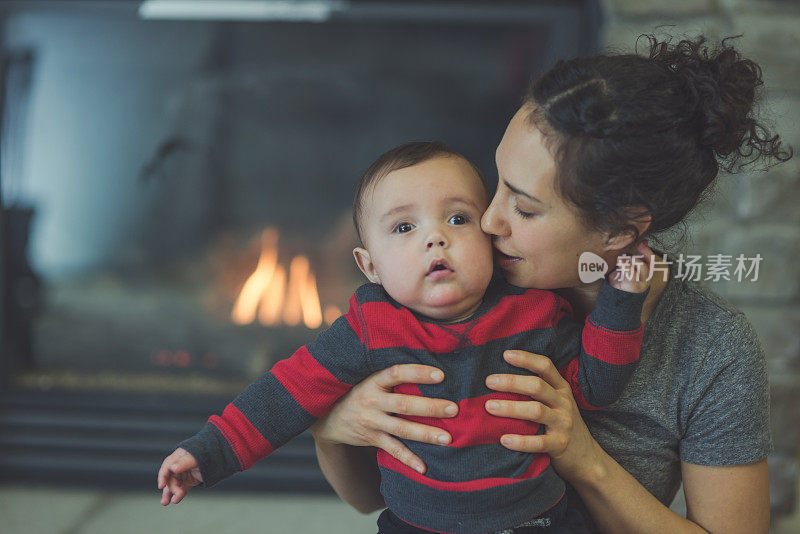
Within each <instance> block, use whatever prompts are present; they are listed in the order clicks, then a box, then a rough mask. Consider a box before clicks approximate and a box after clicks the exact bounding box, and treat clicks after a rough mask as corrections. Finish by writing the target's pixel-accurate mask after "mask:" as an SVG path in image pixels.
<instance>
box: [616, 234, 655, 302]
mask: <svg viewBox="0 0 800 534" xmlns="http://www.w3.org/2000/svg"><path fill="white" fill-rule="evenodd" d="M636 250H637V253H636V254H635V255H633V256H628V255H627V254H625V255H622V256H620V257H619V258H617V267H616V269H614V270H613V271H611V273H610V274H609V275H608V283H609V285H611V286H612V287H615V288H616V289H621V290H622V291H627V292H629V293H642V292H644V291H647V288H648V287H650V265H651V263H652V261H653V251H652V250H650V248H649V247H648V246H647V245H646V244H645V243H644V242H642V243H639V244H638V245H637V247H636Z"/></svg>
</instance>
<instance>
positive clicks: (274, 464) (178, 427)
mask: <svg viewBox="0 0 800 534" xmlns="http://www.w3.org/2000/svg"><path fill="white" fill-rule="evenodd" d="M798 28H800V5H798V4H797V3H796V2H791V1H788V0H787V1H780V0H675V1H673V2H670V3H666V2H663V1H661V2H656V1H650V0H641V1H636V0H608V1H605V2H598V1H590V0H562V1H559V2H554V1H553V2H548V1H516V2H512V1H498V2H488V1H483V2H478V1H446V0H440V1H436V2H404V1H377V0H365V1H336V0H319V1H305V0H302V1H301V0H298V1H278V0H275V1H268V0H265V1H256V0H253V1H248V0H246V1H205V2H200V1H197V2H195V1H188V0H187V1H180V0H178V1H168V0H163V1H162V0H151V1H146V2H138V1H136V2H135V1H125V0H119V1H93V2H78V1H75V2H71V1H60V2H46V1H30V0H29V1H25V2H0V55H1V57H0V60H1V68H2V70H1V71H0V103H1V104H2V105H1V106H0V213H1V214H2V217H0V351H1V352H0V520H2V521H3V524H4V526H3V527H2V531H3V532H26V533H29V532H30V533H39V532H41V533H49V532H53V533H67V532H69V533H85V532H86V533H88V532H109V531H112V530H113V531H115V532H127V531H131V532H133V531H134V529H135V530H136V531H142V530H145V531H152V532H162V531H163V532H167V531H169V532H176V531H177V532H183V531H189V530H191V531H193V532H212V531H213V532H216V531H219V530H224V531H243V530H245V529H253V528H258V529H261V530H263V531H267V532H282V531H284V530H289V529H290V528H291V529H292V531H294V532H312V531H324V532H373V531H375V530H376V529H375V526H374V525H375V514H372V515H369V516H362V515H359V514H358V513H357V512H355V511H353V510H352V509H350V508H349V507H348V506H347V505H345V504H343V503H341V502H340V501H339V500H338V499H337V498H336V497H335V495H333V494H332V490H331V489H330V487H329V486H328V485H327V483H326V482H325V481H324V479H323V477H322V475H321V473H320V472H319V470H318V467H317V464H316V459H315V456H314V448H313V442H312V440H311V439H310V437H309V436H308V434H304V435H302V436H300V437H298V438H296V439H295V440H294V441H292V442H291V443H290V444H289V445H287V446H286V447H284V448H282V449H280V450H279V451H278V452H276V453H275V454H274V455H273V456H271V457H270V458H268V459H267V460H265V461H262V462H260V463H259V464H258V465H256V466H255V467H254V468H253V469H251V470H250V471H248V472H246V473H243V474H240V475H238V476H236V477H233V478H231V479H229V480H227V481H225V482H223V483H221V484H220V485H219V486H218V487H217V488H215V490H214V494H213V495H212V494H211V493H210V492H204V491H202V490H201V491H196V492H194V493H193V494H192V495H191V497H190V499H188V500H187V501H185V502H184V503H181V505H180V506H178V507H173V506H171V507H169V508H167V509H161V508H160V507H159V506H158V503H157V501H158V492H156V490H155V472H156V470H157V467H158V465H159V464H160V461H161V459H162V458H163V457H164V456H165V455H166V454H168V453H169V452H171V451H172V450H173V448H174V446H175V443H177V441H179V440H180V439H182V438H184V437H186V436H188V435H190V434H192V433H194V432H195V431H196V430H197V429H198V428H199V427H200V426H201V425H202V423H203V422H204V421H205V419H206V417H207V416H208V414H209V413H212V412H219V411H220V410H221V408H222V407H223V406H224V405H225V403H227V402H228V401H229V400H230V399H231V398H232V397H233V396H234V395H235V394H236V393H237V392H238V391H240V390H241V389H242V388H243V387H244V386H245V385H247V384H248V383H249V382H250V381H251V380H252V379H253V378H255V377H256V376H258V375H260V374H261V373H262V372H263V371H264V369H266V368H268V367H270V366H271V365H272V363H274V362H275V361H277V360H278V359H281V358H283V357H286V356H288V355H290V354H291V353H292V352H293V351H294V350H295V349H296V348H297V347H298V346H299V345H302V344H303V343H306V342H307V341H309V340H310V339H311V338H313V336H315V335H316V333H317V332H318V331H319V330H320V329H322V328H325V327H326V326H327V324H330V323H331V322H332V321H333V320H335V318H336V317H338V315H339V314H341V310H342V309H344V308H345V306H346V304H347V299H348V298H349V296H350V294H351V293H352V291H353V290H354V289H355V287H357V286H358V285H359V284H360V283H361V278H360V275H359V273H358V271H357V269H356V268H355V266H354V265H353V261H352V259H351V254H350V251H351V249H352V247H353V245H354V243H355V234H354V232H353V230H352V222H351V215H350V212H351V203H352V195H353V192H354V186H355V184H356V182H357V180H358V178H359V177H360V175H361V173H362V172H363V170H364V169H365V168H366V167H367V165H369V163H370V162H371V161H372V160H373V159H374V158H375V157H376V156H377V155H378V154H380V153H382V152H383V151H385V150H386V149H388V148H390V147H392V146H394V145H396V144H399V143H400V142H403V141H407V140H411V139H441V140H444V141H446V142H447V143H448V144H450V145H451V146H453V147H454V148H456V149H457V150H459V151H461V152H462V153H464V154H465V155H466V156H467V157H468V158H470V159H471V160H472V161H474V162H476V164H477V165H478V166H479V167H480V168H481V170H482V171H483V172H484V174H485V176H486V177H487V178H488V179H489V181H490V183H492V184H494V182H496V173H495V169H494V163H493V161H494V149H495V147H496V145H497V142H498V141H499V139H500V137H501V136H502V133H503V131H504V129H505V125H506V123H507V121H508V119H509V118H510V117H511V115H512V114H513V112H514V111H515V109H516V108H517V106H518V104H519V102H520V99H521V97H522V95H523V93H524V91H525V88H526V86H527V83H528V81H529V80H530V78H531V77H532V76H535V75H536V74H538V73H540V72H542V71H544V70H546V69H547V68H548V67H549V66H550V65H552V64H553V63H554V62H555V61H556V60H557V59H558V58H562V57H572V56H576V55H581V54H590V53H594V52H598V51H602V50H605V49H608V48H611V49H615V50H620V49H625V50H631V49H633V47H634V46H635V44H636V36H638V35H639V34H640V33H642V32H653V31H656V32H660V33H662V34H664V33H666V34H671V35H674V36H676V37H680V36H683V35H690V36H694V35H697V34H700V33H703V34H705V35H707V36H708V37H709V38H710V39H711V40H712V41H718V40H719V39H721V38H722V37H725V36H728V35H738V34H743V36H742V37H741V38H740V39H739V41H738V45H737V46H738V47H739V48H740V49H741V50H742V51H743V53H745V54H746V55H747V56H748V57H751V58H752V59H754V60H756V61H757V62H759V63H760V64H761V66H762V67H763V68H764V73H765V79H766V90H765V92H764V100H763V104H762V110H761V111H762V114H763V115H764V116H765V117H767V118H771V119H772V121H773V123H774V125H775V128H776V130H777V131H778V133H780V134H781V135H782V136H783V137H784V138H785V139H786V141H787V142H788V143H790V144H791V145H793V146H795V147H798V146H800V142H798V141H800V128H799V127H798V118H800V106H798V102H800V67H798V65H800V53H799V52H798V50H800V46H798V45H800V31H799V30H798ZM799 176H800V169H798V163H797V158H795V159H793V160H791V161H790V162H788V163H787V164H784V165H780V166H778V167H775V168H773V169H771V170H770V171H769V172H768V173H758V172H749V173H745V174H740V175H736V176H729V177H728V176H726V177H722V178H721V179H720V180H719V183H720V187H719V191H718V192H717V193H718V194H717V196H716V198H715V200H714V201H712V202H710V203H709V204H707V205H706V206H705V207H704V209H702V210H699V211H698V213H697V215H696V216H695V217H694V218H693V220H692V223H691V225H690V230H691V238H690V239H689V240H687V241H686V242H684V243H680V245H679V248H678V249H670V250H674V251H675V252H685V253H692V254H705V255H707V254H715V253H722V254H731V255H735V254H739V253H743V254H745V255H747V256H755V255H756V254H757V253H758V254H761V256H762V257H763V260H762V262H761V265H760V273H759V278H758V281H756V282H749V283H736V282H735V281H731V282H726V281H724V280H723V281H720V282H716V283H711V285H712V287H713V288H714V289H715V290H716V291H718V292H720V293H721V294H723V295H724V296H725V297H726V298H728V299H730V300H731V301H732V302H734V303H735V304H736V305H737V306H739V307H740V308H741V309H742V310H743V311H744V312H745V313H746V314H747V315H748V317H749V318H750V320H751V321H752V322H753V323H754V324H755V325H756V327H757V328H758V330H759V334H760V336H761V339H762V343H763V344H764V346H765V348H766V350H767V355H768V359H769V365H770V373H771V387H772V402H773V405H772V408H773V409H772V418H773V433H774V439H775V445H776V450H775V453H774V454H773V455H772V456H771V457H770V459H769V463H770V478H771V499H772V513H773V531H774V532H776V533H782V532H800V519H798V516H797V500H798V491H797V490H798V442H800V413H798V412H800V410H798V408H797V403H798V399H800V337H798V336H797V334H796V332H797V329H798V327H800V270H799V269H798V268H797V265H800V210H798V209H797V206H798V203H800V186H798V179H799ZM669 237H670V236H666V237H665V240H666V242H667V243H669V242H670V241H669ZM43 505H44V506H43ZM674 508H675V509H676V510H678V511H681V510H683V509H684V508H683V506H682V503H681V499H680V497H679V498H678V499H677V500H676V503H675V504H674ZM310 512H311V513H310Z"/></svg>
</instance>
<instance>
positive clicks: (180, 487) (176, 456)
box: [158, 447, 203, 506]
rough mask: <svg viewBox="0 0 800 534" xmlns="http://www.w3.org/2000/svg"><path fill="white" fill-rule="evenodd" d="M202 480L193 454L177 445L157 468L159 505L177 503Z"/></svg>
mask: <svg viewBox="0 0 800 534" xmlns="http://www.w3.org/2000/svg"><path fill="white" fill-rule="evenodd" d="M201 482H203V476H202V475H201V474H200V468H199V467H198V465H197V460H195V458H194V456H192V455H191V454H189V453H188V452H186V451H185V450H184V449H181V448H180V447H178V448H177V449H175V452H173V453H172V454H170V455H169V456H167V457H166V458H164V461H163V462H161V469H159V470H158V489H160V490H162V492H161V505H162V506H167V505H168V504H169V503H173V504H178V503H179V502H181V500H183V498H184V497H185V496H186V494H187V493H189V490H190V489H192V488H193V487H194V486H197V485H198V484H200V483H201Z"/></svg>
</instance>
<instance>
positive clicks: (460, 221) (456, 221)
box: [447, 215, 468, 224]
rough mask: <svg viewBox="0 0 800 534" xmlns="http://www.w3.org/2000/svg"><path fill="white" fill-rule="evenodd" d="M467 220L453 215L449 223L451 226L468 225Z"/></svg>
mask: <svg viewBox="0 0 800 534" xmlns="http://www.w3.org/2000/svg"><path fill="white" fill-rule="evenodd" d="M467 220H468V219H467V218H466V217H465V216H464V215H453V216H452V217H450V218H449V219H448V220H447V222H449V223H450V224H467Z"/></svg>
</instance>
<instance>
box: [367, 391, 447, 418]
mask: <svg viewBox="0 0 800 534" xmlns="http://www.w3.org/2000/svg"><path fill="white" fill-rule="evenodd" d="M387 399H388V402H387V403H386V406H381V408H382V409H383V410H384V411H387V412H391V413H398V414H402V415H413V416H417V417H453V416H454V415H456V414H457V413H458V405H457V404H456V403H454V402H450V401H448V400H444V399H431V398H428V397H419V396H416V395H403V394H401V393H393V394H392V395H390V396H389V397H387Z"/></svg>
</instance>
